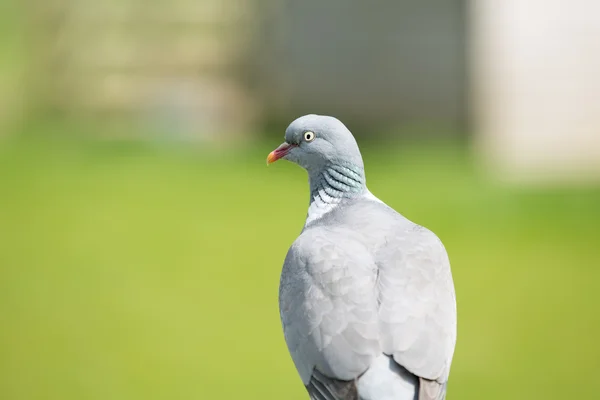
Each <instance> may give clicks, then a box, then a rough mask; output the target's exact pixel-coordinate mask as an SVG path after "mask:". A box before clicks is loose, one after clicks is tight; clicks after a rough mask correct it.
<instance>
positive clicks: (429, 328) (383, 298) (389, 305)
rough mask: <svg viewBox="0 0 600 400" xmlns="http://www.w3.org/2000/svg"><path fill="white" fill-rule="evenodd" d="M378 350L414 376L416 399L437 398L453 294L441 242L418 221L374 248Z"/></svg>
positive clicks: (451, 333)
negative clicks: (376, 250) (418, 385)
mask: <svg viewBox="0 0 600 400" xmlns="http://www.w3.org/2000/svg"><path fill="white" fill-rule="evenodd" d="M377 264H378V266H379V276H378V288H379V302H380V306H379V323H380V332H381V345H382V349H383V352H384V353H386V354H389V355H391V356H393V358H394V360H395V361H396V362H397V363H398V364H400V365H402V366H403V367H404V368H406V369H407V370H408V371H410V372H411V373H413V374H415V375H416V376H418V377H419V378H420V381H421V394H420V397H419V398H420V399H430V398H431V399H437V398H438V397H439V398H443V397H441V396H443V393H442V392H443V391H444V390H445V385H444V383H445V382H446V381H447V379H448V374H449V371H450V363H451V361H452V355H453V353H454V346H455V343H456V299H455V294H454V284H453V281H452V274H451V271H450V262H449V260H448V255H447V253H446V250H445V249H444V246H443V244H442V242H441V241H440V240H439V239H438V238H437V236H435V234H434V233H433V232H431V231H429V230H427V229H425V228H423V227H421V226H418V225H412V226H409V227H403V228H402V229H398V230H396V231H395V232H394V231H392V233H391V234H389V235H388V236H386V244H385V246H384V247H383V249H382V250H381V251H380V252H379V253H378V256H377Z"/></svg>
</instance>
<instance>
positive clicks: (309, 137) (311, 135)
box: [304, 131, 315, 142]
mask: <svg viewBox="0 0 600 400" xmlns="http://www.w3.org/2000/svg"><path fill="white" fill-rule="evenodd" d="M304 140H305V141H307V142H312V141H313V140H315V133H314V132H311V131H308V132H304Z"/></svg>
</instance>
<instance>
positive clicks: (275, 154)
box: [267, 143, 294, 165]
mask: <svg viewBox="0 0 600 400" xmlns="http://www.w3.org/2000/svg"><path fill="white" fill-rule="evenodd" d="M293 147H294V145H293V144H289V143H282V144H281V146H279V147H278V148H276V149H275V150H273V151H272V152H270V153H269V155H268V156H267V165H269V164H272V163H274V162H275V161H277V160H279V159H280V158H282V157H285V155H286V154H287V153H288V152H289V151H290V150H291V149H292V148H293Z"/></svg>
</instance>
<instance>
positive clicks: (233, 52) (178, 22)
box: [34, 0, 257, 141]
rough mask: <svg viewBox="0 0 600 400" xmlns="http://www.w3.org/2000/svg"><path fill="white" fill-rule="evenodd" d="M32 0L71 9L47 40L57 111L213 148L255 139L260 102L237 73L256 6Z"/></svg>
mask: <svg viewBox="0 0 600 400" xmlns="http://www.w3.org/2000/svg"><path fill="white" fill-rule="evenodd" d="M34 1H36V3H37V4H38V6H39V9H40V10H48V9H53V8H56V7H57V5H60V6H61V10H63V14H62V19H61V21H60V27H59V28H60V29H57V30H55V32H54V34H52V35H40V39H41V40H44V42H45V43H46V46H47V49H46V50H45V52H46V53H48V54H49V56H48V57H45V59H46V60H50V61H51V62H48V63H44V65H43V67H42V68H43V69H44V72H45V73H44V74H43V79H41V81H42V82H41V86H44V87H45V88H46V89H45V92H46V96H44V103H45V106H46V107H48V108H49V109H51V110H55V111H58V112H63V113H66V114H67V115H70V116H74V117H76V118H81V117H85V116H92V117H94V116H95V117H101V120H102V121H107V120H111V119H116V120H119V119H125V120H139V121H142V122H144V123H145V126H147V127H151V128H152V129H153V128H157V130H160V131H161V132H160V133H161V134H163V135H164V136H185V137H192V138H194V137H195V138H200V139H205V140H209V141H220V140H227V139H228V138H230V137H231V136H232V135H240V134H243V133H248V132H251V131H252V123H253V121H254V119H255V117H256V114H257V107H256V102H255V101H254V98H253V96H252V94H251V93H250V92H249V91H248V90H246V88H245V87H244V85H243V84H242V82H241V79H240V78H239V74H238V69H239V66H240V64H241V63H242V61H243V60H242V58H243V56H244V50H245V44H246V42H247V41H248V40H249V38H250V37H252V33H253V18H252V12H253V8H252V5H253V4H254V3H253V1H251V0H232V1H226V2H221V1H219V0H203V1H195V0H173V1H166V0H164V1H153V2H146V1H143V0H122V1H109V2H97V1H92V0H47V1H41V0H34ZM38 14H41V16H42V17H44V16H45V15H50V14H49V13H43V12H38ZM41 22H42V23H45V25H49V24H50V25H51V21H48V20H43V21H41ZM39 31H40V32H46V31H47V29H46V30H45V31H44V30H43V29H39Z"/></svg>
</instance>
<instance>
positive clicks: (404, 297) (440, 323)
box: [279, 116, 456, 400]
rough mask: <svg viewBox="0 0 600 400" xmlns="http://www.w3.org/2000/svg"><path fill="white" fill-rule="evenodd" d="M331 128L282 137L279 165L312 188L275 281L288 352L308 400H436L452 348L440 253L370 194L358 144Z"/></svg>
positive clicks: (450, 299)
mask: <svg viewBox="0 0 600 400" xmlns="http://www.w3.org/2000/svg"><path fill="white" fill-rule="evenodd" d="M336 121H337V120H335V119H331V117H320V116H307V117H302V118H300V119H299V120H297V121H295V122H294V123H292V124H291V125H290V127H289V128H288V130H287V131H286V140H287V141H288V142H289V143H292V144H294V146H291V149H290V151H289V152H288V153H289V154H287V155H286V158H287V159H289V160H290V161H293V162H296V163H298V164H299V165H301V166H303V167H304V168H306V169H307V171H308V172H309V181H310V187H311V204H310V207H309V215H308V217H307V223H306V225H305V227H304V229H303V231H302V233H301V234H300V236H299V237H298V238H297V239H296V240H295V241H294V243H293V244H292V246H291V247H290V249H289V251H288V254H287V256H286V259H285V261H284V265H283V270H282V274H281V282H280V291H279V305H280V313H281V321H282V325H283V330H284V335H285V340H286V343H287V345H288V349H289V351H290V354H291V356H292V359H293V361H294V364H295V366H296V368H297V370H298V373H299V374H300V377H301V379H302V381H303V382H304V384H305V385H306V387H307V390H308V392H309V395H310V397H311V399H315V400H317V399H318V400H342V399H357V400H358V399H365V400H387V399H391V398H393V399H394V400H402V399H407V400H409V399H410V400H412V399H413V398H415V397H416V396H418V399H419V400H442V399H444V397H445V392H446V382H447V380H448V376H449V372H450V365H451V362H452V357H453V353H454V346H455V343H456V300H455V295H454V284H453V281H452V275H451V271H450V262H449V260H448V256H447V253H446V250H445V248H444V246H443V244H442V242H441V241H440V240H439V239H438V238H437V236H436V235H435V234H434V233H433V232H431V231H429V230H427V229H426V228H423V227H421V226H419V225H416V224H414V223H413V222H411V221H409V220H408V219H406V218H405V217H403V216H402V215H400V214H399V213H397V212H396V211H394V210H393V209H392V208H390V207H388V206H386V205H385V204H383V203H382V202H381V201H380V200H378V199H377V198H376V197H375V196H373V195H372V194H371V193H370V192H369V191H368V189H367V187H366V184H365V182H366V179H365V176H364V169H363V165H362V159H361V157H360V151H359V150H358V147H357V145H356V142H355V141H354V138H353V137H352V135H351V133H350V132H349V131H348V130H347V128H346V127H345V126H344V125H343V124H341V123H340V122H339V121H337V122H336ZM304 130H310V131H311V132H314V133H315V137H316V138H315V139H314V142H312V143H303V142H302V137H303V136H302V132H303V131H304ZM384 354H385V355H388V356H389V357H387V358H381V357H384V356H383V355H384ZM388 364H389V366H388ZM363 376H364V378H363ZM369 385H370V386H369ZM382 385H383V386H385V387H383V388H382V387H381V386H382ZM375 386H377V387H375ZM388 386H389V390H387V389H386V387H388ZM384 389H386V390H387V391H386V390H384ZM394 391H396V392H394ZM394 393H398V395H397V396H395V395H394ZM399 396H403V397H399Z"/></svg>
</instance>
